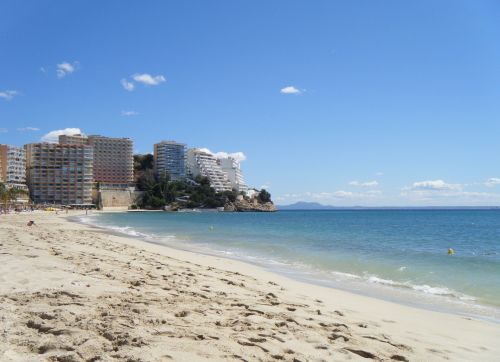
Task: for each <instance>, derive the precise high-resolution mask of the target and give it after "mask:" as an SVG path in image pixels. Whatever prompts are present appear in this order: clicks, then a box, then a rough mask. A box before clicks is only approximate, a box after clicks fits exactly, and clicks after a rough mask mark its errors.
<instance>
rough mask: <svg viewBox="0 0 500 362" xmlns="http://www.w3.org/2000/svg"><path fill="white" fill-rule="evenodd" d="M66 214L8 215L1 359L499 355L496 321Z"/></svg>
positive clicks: (0, 296) (1, 236)
mask: <svg viewBox="0 0 500 362" xmlns="http://www.w3.org/2000/svg"><path fill="white" fill-rule="evenodd" d="M67 216H68V215H66V214H59V215H55V214H54V213H52V212H35V213H30V214H20V215H15V214H11V215H1V216H0V256H1V257H0V262H1V263H0V278H1V283H0V320H1V326H2V335H1V338H0V341H1V343H0V360H2V361H26V360H29V361H47V360H48V361H97V360H102V361H108V360H109V361H111V360H123V361H167V360H176V361H183V360H185V361H196V360H204V359H205V360H246V361H254V360H262V361H271V360H285V361H337V360H338V361H342V360H351V361H354V360H366V359H373V360H396V361H440V360H450V361H473V360H478V361H495V360H498V358H499V357H498V356H500V346H498V341H499V340H500V325H499V324H496V323H493V322H488V321H484V320H476V319H473V318H469V317H464V316H459V315H455V314H447V313H440V312H435V311H429V310H425V309H419V308H414V307H410V306H405V305H401V304H396V303H392V302H389V301H383V300H379V299H375V298H370V297H367V296H362V295H357V294H352V293H348V292H345V291H341V290H336V289H333V288H327V287H322V286H318V285H312V284H307V283H302V282H299V281H296V280H292V279H288V278H286V277H284V276H282V275H278V274H274V273H271V272H269V271H266V270H264V269H262V268H259V267H257V266H254V265H251V264H246V263H243V262H240V261H237V260H231V259H226V258H221V257H216V256H210V255H204V254H200V253H193V252H189V251H183V250H177V249H173V248H169V247H165V246H162V245H155V244H151V243H147V242H144V241H141V240H139V239H137V238H127V237H124V236H119V235H115V234H111V233H109V232H106V231H104V230H102V229H98V228H94V227H91V226H88V225H83V224H79V223H75V222H71V221H69V220H68V219H67ZM29 220H34V221H35V225H34V226H31V227H28V226H27V223H28V221H29Z"/></svg>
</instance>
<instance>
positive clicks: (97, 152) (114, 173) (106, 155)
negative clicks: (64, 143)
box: [88, 135, 134, 188]
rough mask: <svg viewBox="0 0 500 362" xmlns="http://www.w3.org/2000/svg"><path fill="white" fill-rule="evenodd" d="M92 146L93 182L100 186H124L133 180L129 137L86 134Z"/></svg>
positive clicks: (127, 185)
mask: <svg viewBox="0 0 500 362" xmlns="http://www.w3.org/2000/svg"><path fill="white" fill-rule="evenodd" d="M88 145H90V146H92V147H94V182H99V183H100V185H101V187H103V186H104V187H108V188H126V187H130V186H131V185H132V184H133V182H134V155H133V142H132V140H131V139H130V138H112V137H104V136H97V135H93V136H88Z"/></svg>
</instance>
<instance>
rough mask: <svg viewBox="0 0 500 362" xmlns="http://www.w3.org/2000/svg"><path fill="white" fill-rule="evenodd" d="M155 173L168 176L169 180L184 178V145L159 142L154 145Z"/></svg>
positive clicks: (172, 142) (173, 142)
mask: <svg viewBox="0 0 500 362" xmlns="http://www.w3.org/2000/svg"><path fill="white" fill-rule="evenodd" d="M154 162H155V172H156V174H157V175H158V176H161V175H164V174H168V175H169V176H170V180H172V181H178V180H184V179H185V178H186V145H185V144H184V143H178V142H175V141H161V142H159V143H156V144H155V145H154Z"/></svg>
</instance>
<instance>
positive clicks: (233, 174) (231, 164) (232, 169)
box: [219, 157, 248, 193]
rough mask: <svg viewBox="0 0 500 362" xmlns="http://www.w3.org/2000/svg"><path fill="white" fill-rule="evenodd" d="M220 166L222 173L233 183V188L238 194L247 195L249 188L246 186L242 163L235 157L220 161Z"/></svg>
mask: <svg viewBox="0 0 500 362" xmlns="http://www.w3.org/2000/svg"><path fill="white" fill-rule="evenodd" d="M219 164H220V167H221V169H222V172H224V173H225V174H226V177H227V178H228V180H229V182H230V183H231V187H232V188H233V189H235V190H236V191H238V192H244V193H246V192H247V191H248V186H247V185H246V184H245V180H244V178H243V172H241V168H240V163H239V162H238V161H236V160H235V159H234V158H233V157H227V158H221V159H219Z"/></svg>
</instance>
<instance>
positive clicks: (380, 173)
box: [375, 171, 384, 177]
mask: <svg viewBox="0 0 500 362" xmlns="http://www.w3.org/2000/svg"><path fill="white" fill-rule="evenodd" d="M375 176H378V177H380V176H384V173H383V172H381V171H379V172H377V173H376V174H375Z"/></svg>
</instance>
